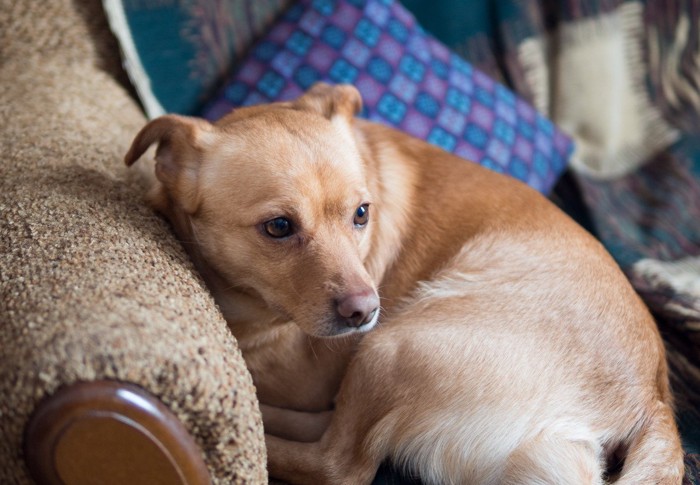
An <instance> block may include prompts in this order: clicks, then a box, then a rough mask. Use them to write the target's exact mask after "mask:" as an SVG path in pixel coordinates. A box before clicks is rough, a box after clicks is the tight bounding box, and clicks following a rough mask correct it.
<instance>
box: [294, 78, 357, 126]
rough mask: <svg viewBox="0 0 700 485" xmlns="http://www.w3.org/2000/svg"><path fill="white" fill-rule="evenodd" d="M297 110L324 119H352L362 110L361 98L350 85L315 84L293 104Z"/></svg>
mask: <svg viewBox="0 0 700 485" xmlns="http://www.w3.org/2000/svg"><path fill="white" fill-rule="evenodd" d="M294 105H296V107H297V108H298V109H304V110H310V111H315V112H317V113H319V114H320V115H322V116H325V117H326V118H328V119H329V120H330V119H333V118H334V117H336V116H343V117H344V118H346V119H348V120H349V119H352V117H353V116H355V115H356V114H357V113H359V112H360V110H361V109H362V96H360V92H359V91H358V90H357V88H355V86H352V85H350V84H338V85H331V84H326V83H322V82H320V83H316V84H314V85H313V86H312V87H311V89H309V90H308V91H307V92H306V93H305V94H304V95H303V96H302V97H300V98H299V99H297V100H296V101H295V102H294Z"/></svg>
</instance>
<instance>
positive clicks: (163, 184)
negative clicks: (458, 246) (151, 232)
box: [125, 84, 379, 336]
mask: <svg viewBox="0 0 700 485" xmlns="http://www.w3.org/2000/svg"><path fill="white" fill-rule="evenodd" d="M360 107H361V99H360V95H359V93H358V92H357V90H356V89H355V88H353V87H351V86H336V87H331V86H329V85H325V84H318V85H316V86H314V87H313V88H312V89H311V90H310V91H309V92H308V93H306V94H305V95H304V96H302V97H300V98H299V99H297V100H296V101H293V102H289V103H275V104H271V105H264V106H256V107H251V108H243V109H240V110H237V111H235V112H234V113H232V114H230V115H228V116H227V117H225V118H223V119H222V120H220V121H219V122H217V123H216V124H211V123H208V122H206V121H204V120H201V119H196V118H187V117H180V116H163V117H161V118H158V119H155V120H153V121H152V122H150V123H149V124H148V125H146V126H145V127H144V128H143V129H142V130H141V132H140V133H139V134H138V135H137V136H136V138H135V139H134V142H133V144H132V146H131V149H130V150H129V152H128V153H127V155H126V157H125V161H126V163H127V164H128V165H131V164H133V163H134V162H135V161H136V160H137V159H138V158H139V157H140V156H141V155H142V154H143V153H144V151H145V150H146V149H147V148H148V147H149V146H150V145H152V144H155V143H157V144H158V149H157V152H156V177H157V179H158V184H159V187H157V190H156V192H157V193H158V197H157V199H158V201H159V202H158V203H157V205H160V206H161V207H160V208H161V209H162V210H163V209H165V208H164V207H162V206H163V205H164V204H165V205H167V206H168V207H167V210H163V211H164V212H165V213H167V214H170V216H171V217H174V215H173V214H176V215H177V217H180V218H181V219H182V218H183V217H184V218H185V219H186V220H188V222H189V223H190V224H191V232H192V236H193V238H194V239H195V240H196V245H197V250H198V251H199V252H200V254H201V256H202V257H203V258H204V259H205V260H206V262H207V264H208V265H209V266H210V267H211V268H213V269H214V270H215V271H216V272H217V273H218V274H219V275H221V276H222V277H223V278H224V280H225V281H226V282H227V283H228V284H230V285H231V286H235V287H236V288H238V289H240V290H241V291H243V292H246V293H248V294H253V295H256V296H258V297H260V298H261V299H262V300H263V301H264V302H265V304H266V305H267V306H268V307H269V308H271V309H273V310H275V311H276V312H277V313H278V314H280V316H283V317H285V318H289V319H291V320H294V321H295V322H296V323H297V325H299V326H300V327H301V328H302V329H303V330H304V331H305V332H307V333H308V334H311V335H315V336H335V335H342V334H346V333H351V332H354V331H357V330H360V331H362V330H368V329H369V328H371V327H372V326H373V325H374V324H375V323H376V321H377V317H378V314H379V298H378V295H377V291H376V288H375V285H374V282H373V281H372V280H371V278H370V276H369V274H368V273H367V271H366V269H365V267H364V264H363V262H364V261H365V259H366V258H367V256H368V252H369V250H370V239H371V233H372V226H373V224H372V210H373V208H372V196H371V194H370V192H369V190H368V187H367V183H366V173H365V170H366V167H365V164H364V162H363V160H362V157H361V155H360V152H359V150H358V147H357V142H356V139H355V137H354V135H353V130H352V118H353V116H354V115H355V114H356V113H357V112H358V110H359V109H360Z"/></svg>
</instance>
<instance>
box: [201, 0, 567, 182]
mask: <svg viewBox="0 0 700 485" xmlns="http://www.w3.org/2000/svg"><path fill="white" fill-rule="evenodd" d="M320 80H324V81H327V82H331V83H350V84H353V85H355V86H356V87H357V88H358V89H359V91H360V93H362V98H363V101H364V110H363V115H364V116H365V117H367V118H368V119H370V120H373V121H378V122H381V123H385V124H388V125H391V126H394V127H396V128H399V129H401V130H403V131H405V132H407V133H409V134H411V135H414V136H416V137H418V138H422V139H424V140H427V141H428V142H430V143H433V144H435V145H438V146H440V147H442V148H444V149H445V150H447V151H449V152H452V153H454V154H455V155H458V156H460V157H463V158H465V159H468V160H473V161H475V162H477V163H479V164H481V165H483V166H485V167H488V168H491V169H493V170H496V171H498V172H504V173H508V174H510V175H512V176H514V177H516V178H518V179H520V180H522V181H524V182H526V183H528V184H529V185H530V186H532V187H534V188H535V189H537V190H539V191H541V192H543V193H548V192H549V191H550V189H551V188H552V186H553V185H554V183H555V182H556V180H557V178H558V177H559V175H560V174H561V172H562V171H563V170H564V168H565V166H566V164H567V160H568V157H569V155H570V153H571V150H572V143H571V141H570V140H569V138H567V137H566V136H565V135H564V134H563V133H561V132H560V131H559V130H558V129H557V128H555V127H554V125H553V124H552V122H551V121H549V120H548V119H547V118H545V117H544V116H542V115H541V114H539V113H538V112H537V111H536V110H535V109H534V108H533V107H532V106H530V105H529V104H528V103H527V102H525V101H523V100H522V99H520V98H518V97H517V96H516V95H515V94H513V92H512V91H510V90H509V89H507V88H506V87H504V86H503V85H501V84H498V83H496V82H495V81H494V80H492V79H491V78H489V77H488V76H486V75H485V74H483V73H482V72H480V71H478V70H476V69H474V68H473V67H472V66H471V65H470V64H469V63H468V62H466V61H464V60H463V59H462V58H460V57H459V56H457V55H456V54H454V53H452V52H451V51H450V50H449V49H448V48H447V47H445V46H444V45H443V44H441V43H440V42H439V41H437V40H436V39H434V38H433V37H432V36H431V35H430V34H428V33H426V32H425V31H424V30H423V29H422V28H421V27H420V26H419V25H418V24H417V23H416V21H415V19H414V18H413V16H412V15H411V14H410V13H409V12H408V11H407V10H405V9H404V8H403V7H402V6H401V5H400V4H399V3H398V2H396V1H394V0H346V1H340V0H301V1H299V2H298V3H297V4H295V5H294V6H293V7H291V8H290V9H289V10H288V11H287V12H286V14H285V15H283V16H282V18H281V19H279V20H278V21H277V23H276V24H275V25H274V26H273V27H272V29H271V30H270V31H269V32H268V33H267V35H266V36H265V37H264V38H262V39H261V40H260V41H259V42H258V43H257V44H256V45H255V46H254V47H253V49H252V50H251V53H250V55H249V56H248V58H246V59H244V60H243V61H242V62H241V63H240V64H239V65H238V67H237V68H236V70H235V71H234V73H233V75H232V76H231V77H230V79H229V80H228V82H227V84H226V86H225V88H224V89H223V90H222V91H221V92H220V93H219V95H218V96H217V97H216V98H215V99H214V100H213V101H212V102H211V103H209V104H208V105H207V107H206V108H205V110H204V112H203V116H204V117H206V118H208V119H211V120H214V119H218V118H220V117H221V116H223V115H224V114H226V113H228V112H229V111H230V110H231V109H234V108H236V107H239V106H247V105H252V104H258V103H266V102H271V101H279V100H288V99H291V98H295V97H297V96H299V95H300V94H301V93H302V92H304V91H305V90H306V89H307V88H309V87H310V86H311V85H312V84H314V83H315V82H316V81H320Z"/></svg>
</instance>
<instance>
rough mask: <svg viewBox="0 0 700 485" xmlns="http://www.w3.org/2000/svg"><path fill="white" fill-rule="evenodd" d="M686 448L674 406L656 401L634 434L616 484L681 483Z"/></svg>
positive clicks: (661, 484) (663, 484)
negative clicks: (680, 435) (675, 418)
mask: <svg viewBox="0 0 700 485" xmlns="http://www.w3.org/2000/svg"><path fill="white" fill-rule="evenodd" d="M683 473H684V465H683V449H682V448H681V443H680V440H679V438H678V431H677V429H676V423H675V420H674V417H673V409H671V406H670V405H669V404H668V403H667V402H664V401H661V400H659V401H657V402H656V403H655V406H654V407H653V408H652V409H651V410H650V412H649V413H648V414H647V416H646V417H645V419H644V420H643V422H642V423H641V426H640V427H639V429H638V430H637V432H636V433H635V434H634V435H633V436H632V437H631V440H630V442H629V447H628V451H627V457H626V458H625V463H624V465H623V467H622V473H621V474H620V477H619V478H618V480H617V481H616V482H615V484H616V485H642V484H649V485H680V483H681V482H682V480H683Z"/></svg>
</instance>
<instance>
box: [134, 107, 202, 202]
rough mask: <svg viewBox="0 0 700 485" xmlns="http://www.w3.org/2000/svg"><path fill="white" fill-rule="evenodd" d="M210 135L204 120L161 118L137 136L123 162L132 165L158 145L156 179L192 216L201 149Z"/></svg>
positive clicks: (172, 116)
mask: <svg viewBox="0 0 700 485" xmlns="http://www.w3.org/2000/svg"><path fill="white" fill-rule="evenodd" d="M212 133H213V126H212V125H211V124H210V123H209V122H207V121H206V120H203V119H199V118H190V117H186V116H177V115H166V116H161V117H160V118H156V119H155V120H153V121H151V122H150V123H148V124H147V125H146V126H144V127H143V128H142V129H141V131H140V132H139V133H138V135H136V138H134V141H133V142H132V143H131V148H129V151H128V152H127V154H126V156H125V157H124V162H125V163H126V164H127V165H128V166H131V165H133V164H134V163H135V162H136V161H137V160H138V159H139V158H141V155H143V154H144V152H145V151H146V150H148V148H149V147H150V146H151V145H153V144H154V143H158V149H157V150H156V177H157V178H158V180H160V182H161V183H162V184H163V186H164V187H165V189H166V190H167V191H168V193H169V195H170V196H171V197H172V198H173V199H174V200H175V201H176V202H178V203H179V204H180V205H181V206H182V208H183V209H184V210H185V212H187V213H189V214H193V213H194V212H195V211H196V210H197V207H198V205H199V197H198V194H197V179H198V176H199V168H200V164H201V162H202V158H203V149H204V147H205V146H206V145H207V141H208V140H209V139H210V137H211V134H212Z"/></svg>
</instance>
